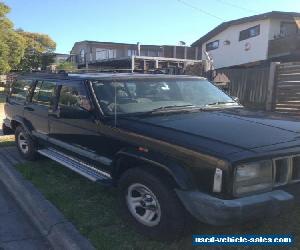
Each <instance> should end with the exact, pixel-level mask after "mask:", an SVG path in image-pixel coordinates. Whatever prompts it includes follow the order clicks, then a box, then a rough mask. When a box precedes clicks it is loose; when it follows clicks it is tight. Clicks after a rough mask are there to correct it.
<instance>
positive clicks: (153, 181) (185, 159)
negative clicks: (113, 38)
mask: <svg viewBox="0 0 300 250" xmlns="http://www.w3.org/2000/svg"><path fill="white" fill-rule="evenodd" d="M5 114H6V118H5V120H4V125H3V126H4V131H5V132H6V133H9V132H12V131H13V132H14V133H15V136H16V145H17V147H18V150H19V152H20V153H21V155H22V156H23V157H24V158H25V159H28V160H33V159H35V158H36V155H37V154H41V155H44V156H46V157H49V158H50V159H52V160H54V161H57V162H59V163H60V164H62V165H64V166H66V167H68V168H69V169H71V170H73V171H75V172H77V173H79V174H81V175H82V176H84V177H86V178H88V179H89V180H91V181H94V182H96V183H99V184H103V185H108V186H115V187H117V188H118V190H119V201H120V209H121V214H122V216H123V217H124V218H125V219H126V220H127V221H128V223H130V224H131V225H132V226H133V227H135V228H136V229H137V231H138V232H141V233H143V234H145V235H147V236H149V237H151V238H155V239H176V238H178V237H180V236H181V235H182V234H183V233H184V229H185V227H186V226H188V225H187V223H186V221H187V219H188V218H189V217H192V218H194V219H195V220H196V219H197V220H199V221H201V222H203V223H208V224H211V225H229V224H237V223H243V222H246V221H251V220H257V219H263V218H266V217H270V216H277V215H279V214H280V213H282V212H283V211H285V209H287V208H289V207H290V205H291V203H292V202H293V200H294V198H295V191H296V190H297V189H299V187H300V186H299V185H300V130H299V127H300V122H299V121H298V120H292V119H290V120H287V119H283V118H282V117H280V116H277V115H274V114H266V113H263V112H252V111H249V110H246V109H245V108H243V107H242V106H241V105H240V104H238V103H237V102H235V101H234V100H233V99H232V98H231V97H229V96H228V95H226V94H225V93H224V92H222V91H221V90H220V89H218V88H217V87H215V86H214V85H213V84H211V83H210V82H208V81H207V80H206V79H204V78H201V77H193V76H174V75H147V74H110V73H106V74H103V73H102V74H100V73H97V74H96V73H95V74H27V75H21V76H20V77H19V78H18V79H17V80H16V81H15V82H14V83H13V85H12V88H11V91H10V93H9V95H8V97H7V102H6V104H5Z"/></svg>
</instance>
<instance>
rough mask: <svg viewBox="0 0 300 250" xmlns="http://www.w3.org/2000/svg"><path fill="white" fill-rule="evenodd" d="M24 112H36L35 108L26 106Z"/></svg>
mask: <svg viewBox="0 0 300 250" xmlns="http://www.w3.org/2000/svg"><path fill="white" fill-rule="evenodd" d="M24 110H27V111H34V109H33V108H31V107H27V106H25V107H24Z"/></svg>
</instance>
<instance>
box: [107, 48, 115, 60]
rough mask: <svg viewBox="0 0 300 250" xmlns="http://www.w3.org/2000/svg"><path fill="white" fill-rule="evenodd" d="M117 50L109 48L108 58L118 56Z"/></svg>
mask: <svg viewBox="0 0 300 250" xmlns="http://www.w3.org/2000/svg"><path fill="white" fill-rule="evenodd" d="M116 53H117V51H116V50H115V49H109V50H108V58H116Z"/></svg>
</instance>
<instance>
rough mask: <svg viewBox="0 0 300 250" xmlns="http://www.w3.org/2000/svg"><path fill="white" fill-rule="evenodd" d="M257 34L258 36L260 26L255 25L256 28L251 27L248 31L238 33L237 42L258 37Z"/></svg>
mask: <svg viewBox="0 0 300 250" xmlns="http://www.w3.org/2000/svg"><path fill="white" fill-rule="evenodd" d="M259 34H260V25H256V26H254V27H251V28H249V29H246V30H242V31H241V32H240V37H239V41H243V40H246V39H248V38H250V37H255V36H258V35H259Z"/></svg>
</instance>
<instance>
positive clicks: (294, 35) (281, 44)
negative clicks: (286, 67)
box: [192, 11, 300, 69]
mask: <svg viewBox="0 0 300 250" xmlns="http://www.w3.org/2000/svg"><path fill="white" fill-rule="evenodd" d="M192 47H197V48H198V49H199V50H200V51H201V54H202V58H203V59H205V58H207V57H208V56H209V57H210V58H212V60H213V64H214V68H215V69H220V68H227V67H235V66H238V67H241V66H242V67H245V66H246V67H247V66H254V65H258V64H262V63H265V62H269V61H291V60H292V61H293V60H294V61H295V60H300V13H292V12H280V11H272V12H268V13H264V14H260V15H254V16H250V17H245V18H241V19H237V20H233V21H228V22H224V23H221V24H220V25H219V26H217V27H216V28H214V29H213V30H211V31H210V32H208V33H207V34H206V35H204V36H202V37H201V38H200V39H198V40H197V41H195V42H194V43H193V44H192Z"/></svg>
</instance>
